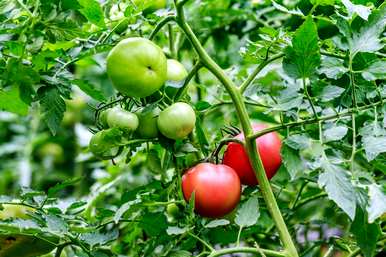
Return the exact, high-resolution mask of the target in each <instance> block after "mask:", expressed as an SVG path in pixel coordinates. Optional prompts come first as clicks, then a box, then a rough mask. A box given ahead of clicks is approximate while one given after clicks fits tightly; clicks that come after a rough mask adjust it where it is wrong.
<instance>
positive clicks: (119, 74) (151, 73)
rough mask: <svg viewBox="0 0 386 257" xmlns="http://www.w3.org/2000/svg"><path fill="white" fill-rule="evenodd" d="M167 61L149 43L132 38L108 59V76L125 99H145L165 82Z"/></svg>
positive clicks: (157, 48)
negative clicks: (125, 96)
mask: <svg viewBox="0 0 386 257" xmlns="http://www.w3.org/2000/svg"><path fill="white" fill-rule="evenodd" d="M166 72H167V66H166V57H165V54H164V53H163V52H162V49H161V48H160V47H158V46H157V45H156V44H154V43H153V42H151V41H150V40H148V39H145V38H140V37H133V38H126V39H124V40H122V41H120V42H119V43H118V44H117V45H116V46H115V47H114V48H113V49H112V50H111V51H110V53H109V55H108V56H107V74H108V75H109V77H110V79H111V81H112V83H113V85H114V87H115V88H116V89H117V90H118V91H119V92H121V93H122V94H124V95H127V96H131V97H146V96H149V95H151V94H153V93H155V92H156V91H157V90H158V89H160V87H161V86H162V85H163V84H164V83H165V81H166Z"/></svg>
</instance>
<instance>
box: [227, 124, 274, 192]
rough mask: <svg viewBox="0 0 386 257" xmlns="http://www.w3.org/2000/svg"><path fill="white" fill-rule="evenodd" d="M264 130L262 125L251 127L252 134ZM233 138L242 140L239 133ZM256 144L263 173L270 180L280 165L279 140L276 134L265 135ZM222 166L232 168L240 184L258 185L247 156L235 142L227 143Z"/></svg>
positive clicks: (242, 137) (264, 126)
mask: <svg viewBox="0 0 386 257" xmlns="http://www.w3.org/2000/svg"><path fill="white" fill-rule="evenodd" d="M265 128H267V126H266V125H264V124H255V125H253V131H254V132H258V131H260V130H263V129H265ZM235 138H236V139H239V140H244V135H243V134H242V133H241V134H239V135H237V136H236V137H235ZM256 144H257V146H258V149H259V153H260V158H261V160H262V162H263V165H264V169H265V173H266V174H267V177H268V179H271V178H272V177H273V176H274V175H275V174H276V172H277V171H278V169H279V168H280V165H281V155H280V150H281V140H280V138H279V135H278V134H277V133H276V132H271V133H268V134H265V135H263V136H261V137H259V138H257V139H256ZM223 164H225V165H228V166H230V167H232V168H233V169H234V170H235V171H236V172H237V174H238V175H239V177H240V180H241V183H243V184H245V185H249V186H255V185H257V184H258V181H257V179H256V176H255V172H254V171H253V168H252V166H251V164H250V162H249V158H248V154H247V152H246V151H245V149H244V147H243V146H242V145H240V144H238V143H235V142H231V143H229V144H228V146H227V149H226V150H225V153H224V158H223Z"/></svg>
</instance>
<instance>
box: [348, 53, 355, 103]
mask: <svg viewBox="0 0 386 257" xmlns="http://www.w3.org/2000/svg"><path fill="white" fill-rule="evenodd" d="M353 58H354V57H353V56H352V55H351V54H350V57H349V60H348V68H349V70H350V85H351V94H352V103H353V107H357V97H356V93H355V81H354V71H353V69H352V61H353Z"/></svg>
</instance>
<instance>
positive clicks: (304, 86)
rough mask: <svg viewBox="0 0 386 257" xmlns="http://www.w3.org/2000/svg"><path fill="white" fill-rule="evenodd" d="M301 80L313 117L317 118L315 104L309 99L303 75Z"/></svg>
mask: <svg viewBox="0 0 386 257" xmlns="http://www.w3.org/2000/svg"><path fill="white" fill-rule="evenodd" d="M302 81H303V89H304V94H305V95H306V97H307V99H308V102H309V103H310V105H311V108H312V112H313V113H314V116H315V119H318V114H317V113H316V109H315V105H314V103H313V102H312V99H311V96H310V94H309V93H308V89H307V83H306V78H304V77H303V79H302Z"/></svg>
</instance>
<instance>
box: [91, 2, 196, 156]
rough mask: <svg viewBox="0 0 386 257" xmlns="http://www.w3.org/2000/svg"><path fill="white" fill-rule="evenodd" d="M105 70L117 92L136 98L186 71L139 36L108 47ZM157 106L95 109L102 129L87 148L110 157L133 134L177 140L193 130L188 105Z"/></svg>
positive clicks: (194, 117) (114, 154)
mask: <svg viewBox="0 0 386 257" xmlns="http://www.w3.org/2000/svg"><path fill="white" fill-rule="evenodd" d="M161 2H162V1H158V2H157V3H155V2H152V3H153V4H162V3H161ZM149 3H150V2H149ZM145 4H146V3H145ZM149 8H150V7H149ZM107 74H108V76H109V77H110V79H111V81H112V83H113V86H114V87H115V89H117V90H118V92H119V93H120V94H122V95H124V96H126V97H129V98H137V99H138V98H146V97H149V96H151V95H153V94H157V92H158V91H160V89H161V87H162V86H163V85H164V84H165V82H166V81H174V82H176V81H177V82H180V81H182V80H184V79H185V78H186V77H187V75H188V73H187V71H186V69H185V67H184V66H183V65H182V64H181V63H180V62H178V61H177V60H174V59H166V56H165V54H164V53H163V51H162V49H161V48H160V47H158V46H157V45H156V44H154V43H153V42H151V41H150V40H148V39H145V38H139V37H133V38H127V39H124V40H122V41H120V42H119V43H118V44H117V45H116V46H115V47H114V48H113V49H112V50H111V51H110V53H109V55H108V56H107ZM161 108H163V106H157V105H154V104H152V105H148V106H146V105H145V106H139V108H137V109H136V110H134V111H133V110H132V111H128V110H126V109H125V108H122V107H120V106H115V107H112V108H107V109H106V108H104V109H103V110H102V111H101V112H100V113H99V124H100V125H101V126H102V127H103V130H101V131H99V132H97V133H95V134H94V135H93V137H92V138H91V140H90V145H89V149H90V151H91V152H92V153H93V154H94V155H95V156H97V157H99V158H101V159H111V158H113V157H114V156H116V155H117V154H119V153H120V150H119V149H120V148H121V146H123V145H124V144H125V142H127V140H128V139H129V138H130V137H131V135H133V134H137V135H138V136H139V137H140V138H143V139H151V138H156V137H159V136H160V134H161V135H162V136H164V137H166V138H169V139H173V140H179V139H184V138H185V137H186V136H187V135H189V134H190V133H191V132H192V131H193V129H194V126H195V122H196V114H195V112H194V110H193V108H192V107H191V106H190V105H188V104H187V103H183V102H175V103H173V104H171V105H170V106H168V107H166V108H163V110H161Z"/></svg>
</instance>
